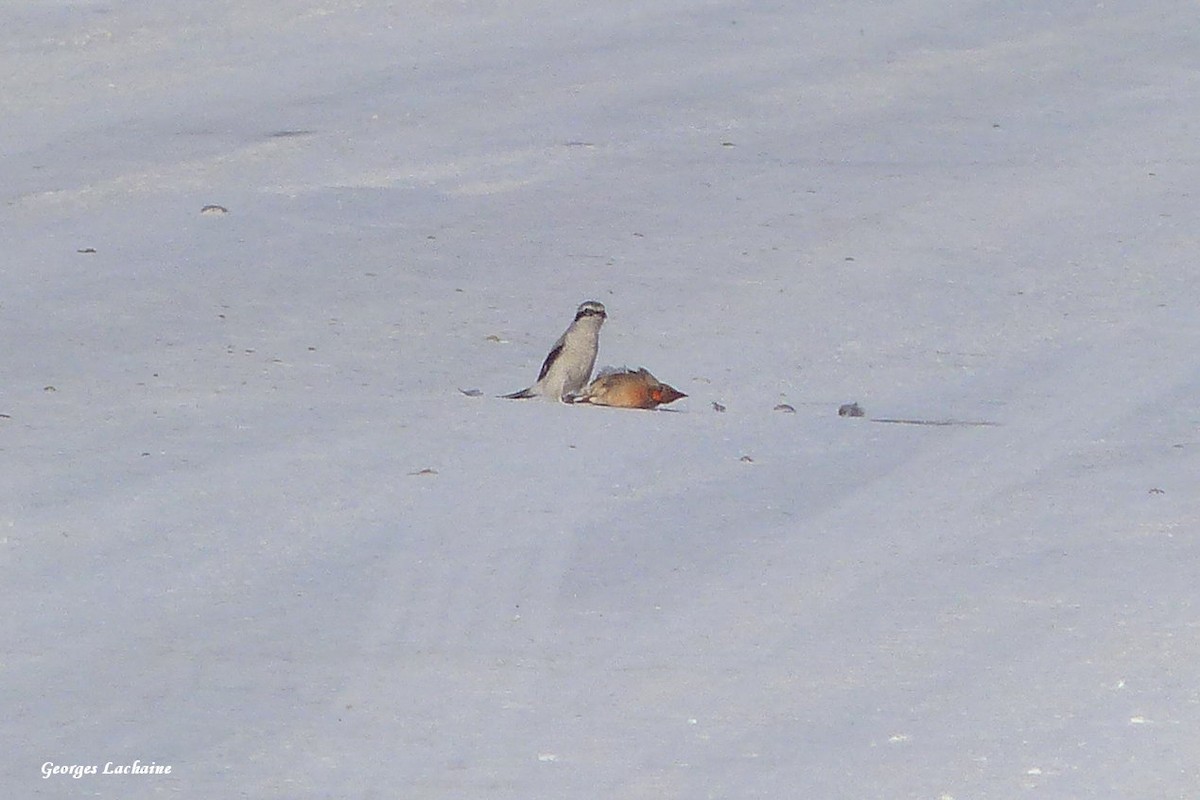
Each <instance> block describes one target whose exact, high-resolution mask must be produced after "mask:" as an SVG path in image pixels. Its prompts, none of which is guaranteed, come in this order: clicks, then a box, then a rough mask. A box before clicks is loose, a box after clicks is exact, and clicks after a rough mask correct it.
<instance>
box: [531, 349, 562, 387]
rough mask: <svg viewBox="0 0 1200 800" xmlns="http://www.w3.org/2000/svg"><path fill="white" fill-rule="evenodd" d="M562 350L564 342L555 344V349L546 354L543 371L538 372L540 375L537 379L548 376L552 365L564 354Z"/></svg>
mask: <svg viewBox="0 0 1200 800" xmlns="http://www.w3.org/2000/svg"><path fill="white" fill-rule="evenodd" d="M562 351H563V345H562V342H559V343H558V344H556V345H554V349H553V350H551V351H550V354H549V355H548V356H546V360H545V361H543V362H542V371H541V372H539V373H538V377H537V379H538V380H539V381H540V380H541V379H542V378H544V377H546V373H547V372H549V371H550V365H551V364H553V363H554V362H555V361H557V360H558V357H559V356H560V355H561V354H562Z"/></svg>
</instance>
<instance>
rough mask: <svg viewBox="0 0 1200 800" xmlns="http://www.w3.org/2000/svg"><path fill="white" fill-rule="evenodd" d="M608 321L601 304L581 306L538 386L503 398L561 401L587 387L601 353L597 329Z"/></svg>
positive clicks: (553, 350)
mask: <svg viewBox="0 0 1200 800" xmlns="http://www.w3.org/2000/svg"><path fill="white" fill-rule="evenodd" d="M607 318H608V315H607V314H606V313H604V306H603V305H602V304H601V303H597V302H596V301H595V300H589V301H587V302H586V303H581V304H580V306H579V310H578V311H576V312H575V320H574V321H573V322H572V323H571V325H570V327H568V328H567V330H566V331H565V332H564V333H563V335H562V336H560V337H558V341H557V342H555V343H554V347H552V348H550V354H549V355H547V356H546V360H545V361H544V362H543V363H542V371H541V372H539V373H538V377H537V382H535V383H534V384H533V386H530V387H529V388H528V389H522V390H521V391H519V392H513V393H512V394H506V395H504V397H507V398H509V399H512V400H519V399H524V398H527V397H544V398H546V399H548V400H563V399H564V398H566V397H567V396H568V395H573V394H576V393H577V392H579V390H580V389H582V388H583V387H584V386H585V385H587V382H588V378H590V377H592V367H593V366H595V365H596V352H597V351H598V350H599V349H600V326H601V325H603V324H604V320H605V319H607Z"/></svg>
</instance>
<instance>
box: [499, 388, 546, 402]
mask: <svg viewBox="0 0 1200 800" xmlns="http://www.w3.org/2000/svg"><path fill="white" fill-rule="evenodd" d="M500 396H501V397H502V398H504V399H505V400H528V399H529V398H530V397H537V395H536V394H534V393H533V387H532V386H530V387H529V388H528V389H522V390H521V391H519V392H513V393H512V394H502V395H500Z"/></svg>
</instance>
